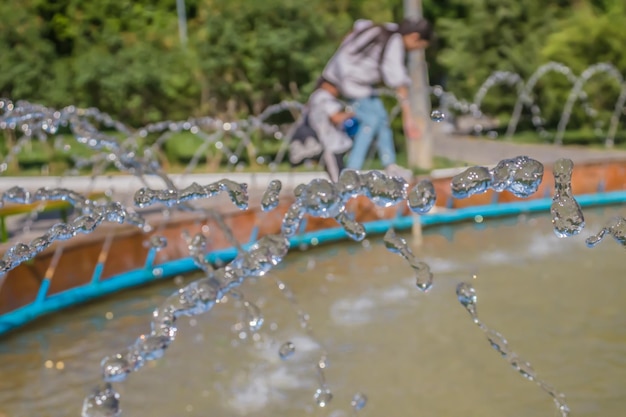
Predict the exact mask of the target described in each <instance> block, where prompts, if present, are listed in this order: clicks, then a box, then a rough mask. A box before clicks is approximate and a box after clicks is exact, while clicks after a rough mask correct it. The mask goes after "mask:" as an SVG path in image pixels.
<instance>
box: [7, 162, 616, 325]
mask: <svg viewBox="0 0 626 417" xmlns="http://www.w3.org/2000/svg"><path fill="white" fill-rule="evenodd" d="M455 173H456V172H454V171H444V172H442V173H439V174H438V175H437V174H435V175H434V176H433V178H432V181H433V185H434V187H435V190H436V193H437V200H436V203H435V207H436V209H435V210H433V211H432V212H431V213H429V214H426V215H423V216H420V223H421V225H422V227H430V226H433V225H441V224H446V223H453V222H459V221H477V220H476V219H480V221H482V219H485V218H490V217H500V216H507V215H515V214H519V213H527V212H536V211H549V208H550V204H551V198H550V196H551V195H552V193H553V187H554V183H553V179H552V175H551V171H550V169H549V167H546V171H545V173H544V180H543V182H542V184H541V185H540V187H539V189H538V191H537V193H535V194H534V195H533V196H531V197H530V198H528V199H520V198H517V197H515V196H513V195H512V194H511V193H509V192H502V193H496V192H493V191H491V190H489V191H487V192H485V193H483V194H479V195H474V196H471V197H469V198H466V199H462V200H458V199H453V198H452V196H451V192H450V180H451V177H452V176H453V175H454V174H455ZM625 184H626V162H621V161H612V162H611V161H609V162H603V163H600V162H595V163H587V164H578V165H576V167H575V169H574V173H573V176H572V190H573V192H574V194H575V195H576V197H577V199H578V201H579V203H580V204H581V205H582V206H593V205H605V204H617V203H622V202H625V201H626V191H624V189H625V187H624V186H625ZM285 194H286V195H285V196H281V203H280V204H279V206H278V207H277V208H276V209H275V210H273V211H271V212H269V213H264V212H262V211H261V210H260V207H259V204H258V202H255V201H252V202H251V205H250V207H251V208H250V209H248V210H246V211H240V210H237V209H236V208H234V207H233V206H232V204H230V203H229V202H227V201H226V200H219V198H218V200H216V201H215V202H214V203H215V204H217V205H218V207H219V210H220V212H222V213H223V214H224V218H225V221H226V223H227V224H228V225H229V226H230V227H231V229H232V230H233V233H234V235H235V238H236V239H237V241H238V242H239V243H240V244H242V245H246V244H250V243H252V242H253V241H255V240H256V239H257V238H259V237H262V236H264V235H267V234H273V233H276V232H277V231H278V230H280V223H281V221H282V219H283V216H284V213H285V212H286V211H287V209H288V207H289V205H290V204H291V203H292V202H293V197H292V196H290V195H289V193H285ZM349 210H350V211H352V212H354V213H355V214H356V219H357V220H358V221H359V222H362V223H364V224H365V227H366V230H367V231H368V234H376V233H384V232H385V231H386V230H388V229H389V228H390V227H394V228H396V229H398V230H402V229H408V228H411V227H412V225H413V222H414V220H415V217H414V216H413V215H411V213H410V211H409V210H408V208H407V207H406V206H405V205H401V206H399V207H390V208H380V207H377V206H375V205H374V204H373V203H371V202H370V201H369V200H368V199H367V198H357V199H354V200H353V201H351V202H350V203H349ZM477 216H478V217H477ZM147 218H148V222H149V223H150V216H148V217H147ZM159 218H160V214H159ZM303 226H304V227H302V229H301V233H299V234H298V235H297V236H295V237H294V238H293V239H291V245H292V247H301V248H306V247H310V246H316V245H319V244H323V243H326V242H332V241H337V240H341V239H345V238H346V235H345V232H344V231H343V229H341V228H338V227H337V223H336V222H335V220H333V219H320V218H309V219H307V221H306V222H305V223H304V224H303ZM207 227H208V229H207ZM183 231H187V232H189V233H190V234H191V235H193V234H195V233H197V232H200V231H203V232H204V233H205V234H207V235H208V237H209V247H208V249H209V252H210V253H209V255H208V259H209V260H210V261H211V262H213V263H225V262H228V261H230V260H231V259H232V258H233V257H234V256H235V254H236V250H235V249H234V247H233V244H232V243H231V242H229V241H228V240H227V239H226V237H225V236H224V235H223V233H222V232H220V231H219V228H218V227H217V226H216V225H215V224H214V223H212V220H207V219H205V218H203V217H200V216H198V215H193V214H188V213H178V212H174V213H173V214H172V215H171V216H170V218H168V219H167V220H166V221H165V220H161V221H160V222H159V224H156V225H155V230H154V231H153V232H151V233H150V234H146V233H143V232H141V231H139V230H137V229H135V228H130V227H125V226H118V225H103V226H101V227H99V228H98V229H97V230H96V231H95V232H94V233H91V234H89V235H83V236H77V237H75V238H73V239H71V240H69V241H65V242H55V243H54V244H53V245H51V246H50V247H49V248H48V249H46V250H45V251H44V252H42V253H41V254H39V255H38V256H37V257H36V258H35V259H33V260H32V261H30V262H27V263H24V264H22V265H20V266H18V267H17V268H16V269H14V270H12V271H10V272H9V273H8V274H7V276H6V280H5V282H4V285H3V286H2V287H1V288H0V334H2V333H5V332H7V331H9V330H11V329H14V328H17V327H20V326H22V325H24V324H26V323H28V322H30V321H32V320H33V319H35V318H37V317H40V316H42V315H45V314H47V313H51V312H54V311H58V310H60V309H62V308H65V307H68V306H71V305H75V304H78V303H81V302H84V301H87V300H90V299H93V298H97V297H101V296H104V295H106V294H110V293H112V292H116V291H120V290H123V289H125V288H130V287H134V286H137V285H142V284H145V283H149V282H153V281H158V280H161V279H165V278H168V277H171V276H174V275H177V274H181V273H185V272H189V271H192V270H195V269H196V267H195V265H194V264H193V262H192V260H191V259H190V258H189V257H188V248H187V244H186V243H185V242H184V241H183V239H181V234H182V233H183ZM207 232H208V233H207ZM152 234H158V235H160V236H163V237H165V238H166V239H167V240H168V245H167V247H165V248H163V249H162V250H160V251H159V252H154V251H151V250H150V249H149V247H148V245H146V241H147V240H148V239H149V238H150V235H152ZM8 247H9V245H7V244H4V245H3V246H0V251H1V252H4V251H5V250H6V249H7V248H8ZM55 254H56V258H57V259H55ZM42 277H43V278H42Z"/></svg>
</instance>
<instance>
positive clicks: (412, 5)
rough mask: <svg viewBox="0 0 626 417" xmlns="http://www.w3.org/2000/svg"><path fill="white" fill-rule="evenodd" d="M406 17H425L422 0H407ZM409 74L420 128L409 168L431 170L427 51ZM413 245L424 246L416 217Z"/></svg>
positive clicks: (414, 58) (413, 56)
mask: <svg viewBox="0 0 626 417" xmlns="http://www.w3.org/2000/svg"><path fill="white" fill-rule="evenodd" d="M403 2H404V16H405V18H409V19H418V18H421V17H422V0H403ZM408 58H409V75H410V77H411V87H410V88H409V101H410V105H411V115H412V117H413V120H414V121H415V125H416V127H417V128H418V129H419V137H417V138H414V139H413V140H407V153H408V163H409V168H411V169H414V168H420V169H425V170H430V169H432V167H433V155H432V153H433V142H432V129H431V123H430V93H429V85H428V67H427V66H426V59H425V57H424V51H423V50H420V51H412V52H410V53H409V56H408ZM412 233H413V243H414V244H415V245H421V244H422V225H421V221H420V217H419V215H417V214H414V215H413V227H412Z"/></svg>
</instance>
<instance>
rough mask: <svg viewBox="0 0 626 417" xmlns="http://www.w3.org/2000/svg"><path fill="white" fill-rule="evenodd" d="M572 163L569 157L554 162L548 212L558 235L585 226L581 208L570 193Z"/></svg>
mask: <svg viewBox="0 0 626 417" xmlns="http://www.w3.org/2000/svg"><path fill="white" fill-rule="evenodd" d="M573 169H574V163H573V162H572V161H571V160H570V159H559V160H558V161H556V162H555V163H554V197H553V198H552V206H551V207H550V213H551V214H552V224H553V226H554V233H555V234H556V235H557V236H558V237H561V238H563V237H569V236H575V235H577V234H579V233H580V232H581V231H582V230H583V228H584V227H585V217H584V216H583V210H582V208H581V207H580V204H578V201H576V199H575V198H574V195H573V193H572V185H571V181H572V171H573Z"/></svg>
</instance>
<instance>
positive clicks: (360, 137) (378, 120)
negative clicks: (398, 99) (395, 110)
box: [346, 97, 396, 169]
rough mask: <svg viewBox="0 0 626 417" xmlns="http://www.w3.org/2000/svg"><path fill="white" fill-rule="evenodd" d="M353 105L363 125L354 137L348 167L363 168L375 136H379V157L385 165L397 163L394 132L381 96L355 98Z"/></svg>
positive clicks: (377, 145) (377, 144)
mask: <svg viewBox="0 0 626 417" xmlns="http://www.w3.org/2000/svg"><path fill="white" fill-rule="evenodd" d="M351 105H352V108H353V109H354V112H355V113H356V117H357V118H358V119H359V122H360V123H361V126H360V128H359V131H358V132H357V134H356V136H355V137H354V144H353V145H352V150H351V151H350V154H349V156H348V162H347V164H346V168H350V169H362V168H363V164H364V163H365V158H366V157H367V151H368V150H369V148H370V145H371V144H372V140H374V138H377V141H376V147H377V150H378V157H379V158H380V160H381V162H382V164H383V167H386V166H388V165H391V164H395V162H396V149H395V147H394V144H393V134H392V132H391V128H390V127H389V117H388V115H387V110H386V109H385V106H384V105H383V102H382V100H381V99H380V98H379V97H367V98H361V99H357V100H354V101H353V102H352V103H351Z"/></svg>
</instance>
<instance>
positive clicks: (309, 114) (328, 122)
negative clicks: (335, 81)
mask: <svg viewBox="0 0 626 417" xmlns="http://www.w3.org/2000/svg"><path fill="white" fill-rule="evenodd" d="M338 97H339V92H338V91H337V88H335V87H334V86H333V85H331V84H329V83H326V82H324V81H322V80H319V81H318V83H317V86H316V87H315V90H314V91H313V93H311V95H310V96H309V99H308V101H307V104H306V106H305V110H304V113H303V115H302V118H301V119H300V121H299V123H298V125H297V127H296V129H295V131H294V133H293V135H292V137H291V141H290V143H289V161H290V163H291V165H292V166H298V165H302V164H303V163H306V162H307V161H311V162H312V161H319V162H320V163H321V164H322V165H323V166H324V169H325V170H326V172H327V173H328V176H329V177H330V179H331V180H332V181H333V182H337V181H338V180H339V174H340V173H341V171H342V170H343V169H344V167H345V164H344V157H345V155H346V153H347V152H348V150H350V148H351V147H352V137H354V135H355V134H356V132H358V129H359V122H358V120H357V119H356V117H355V114H354V113H353V112H351V111H349V110H346V105H345V103H344V102H342V101H341V100H339V98H338Z"/></svg>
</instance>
